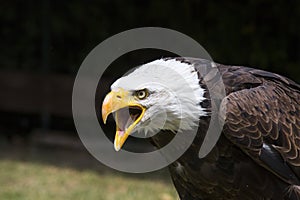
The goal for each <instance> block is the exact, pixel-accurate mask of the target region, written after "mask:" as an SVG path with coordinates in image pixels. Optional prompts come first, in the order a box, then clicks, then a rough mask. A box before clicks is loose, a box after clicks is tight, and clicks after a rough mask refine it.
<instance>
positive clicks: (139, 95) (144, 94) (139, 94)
mask: <svg viewBox="0 0 300 200" xmlns="http://www.w3.org/2000/svg"><path fill="white" fill-rule="evenodd" d="M136 96H137V98H139V99H140V100H142V99H145V98H146V97H147V96H148V91H147V90H139V91H136Z"/></svg>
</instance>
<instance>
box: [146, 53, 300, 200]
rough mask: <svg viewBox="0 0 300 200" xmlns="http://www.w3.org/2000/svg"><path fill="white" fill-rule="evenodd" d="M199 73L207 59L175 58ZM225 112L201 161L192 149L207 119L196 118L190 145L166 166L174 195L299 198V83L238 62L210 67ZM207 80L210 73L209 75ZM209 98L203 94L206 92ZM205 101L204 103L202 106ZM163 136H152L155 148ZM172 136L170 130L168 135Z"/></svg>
mask: <svg viewBox="0 0 300 200" xmlns="http://www.w3.org/2000/svg"><path fill="white" fill-rule="evenodd" d="M177 60H179V61H181V62H186V63H190V64H193V65H194V66H195V69H196V70H197V71H199V79H200V84H201V85H202V86H205V85H206V83H205V81H204V80H205V77H203V76H202V75H201V70H203V67H204V68H205V66H206V65H208V63H209V62H208V61H205V60H201V59H192V58H178V59H177ZM216 67H217V68H218V69H219V71H220V73H221V76H222V78H223V82H224V85H225V89H226V95H227V96H226V98H225V99H223V102H222V105H221V106H225V107H226V112H224V113H220V117H223V118H225V125H224V128H223V132H222V135H221V137H220V139H219V141H218V142H217V145H216V146H215V147H214V149H213V150H212V151H211V152H210V153H209V154H208V155H207V156H206V157H205V158H203V159H199V157H198V152H199V149H200V146H201V144H202V141H203V138H204V136H205V133H206V130H207V128H208V124H209V121H210V117H209V116H208V117H202V118H201V119H200V123H199V132H198V134H197V136H196V138H195V140H194V142H193V144H192V145H191V147H190V148H189V149H188V150H187V151H186V152H185V153H184V154H183V155H182V156H181V157H180V158H179V159H178V160H177V161H176V162H174V163H173V164H172V165H170V167H169V169H170V172H171V176H172V179H173V182H174V184H175V187H176V189H177V191H178V193H179V196H180V198H181V199H183V200H193V199H195V200H197V199H199V200H200V199H203V200H205V199H212V200H218V199H224V200H226V199H228V200H229V199H243V200H246V199H249V200H252V199H253V200H260V199H261V200H263V199H278V200H279V199H286V200H288V199H291V200H293V199H300V195H299V194H300V190H299V188H300V186H298V185H300V181H299V180H300V179H299V178H300V86H299V85H297V84H296V83H295V82H293V81H291V80H289V79H287V78H285V77H282V76H280V75H277V74H274V73H270V72H266V71H262V70H257V69H252V68H247V67H239V66H225V65H220V64H217V66H216ZM210 80H211V77H210ZM206 95H207V97H209V94H208V93H207V94H206ZM210 104H211V102H209V101H208V102H205V105H206V106H207V107H208V109H209V107H210V106H211V105H210ZM167 135H168V134H159V135H158V136H156V137H153V138H152V141H153V143H154V144H155V145H156V146H158V147H160V146H163V145H164V144H165V143H166V141H168V140H170V138H168V136H167ZM170 135H172V134H170Z"/></svg>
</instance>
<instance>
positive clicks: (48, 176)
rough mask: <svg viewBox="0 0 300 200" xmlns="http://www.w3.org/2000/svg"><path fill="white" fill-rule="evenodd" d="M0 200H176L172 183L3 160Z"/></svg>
mask: <svg viewBox="0 0 300 200" xmlns="http://www.w3.org/2000/svg"><path fill="white" fill-rule="evenodd" d="M0 186H1V187H0V199H5V200H27V199H28V200H31V199H41V200H48V199H49V200H50V199H51V200H53V199H55V200H60V199H64V200H65V199H72V200H81V199H82V200H86V199H88V200H89V199H91V200H94V199H96V200H120V199H122V200H133V199H137V200H139V199H143V200H153V199H154V200H173V199H177V194H176V191H175V189H174V187H173V185H172V184H171V183H169V182H166V181H162V180H159V179H150V178H149V179H147V178H142V179H140V178H135V177H131V176H120V174H113V173H99V172H96V171H92V170H77V169H72V168H64V167H58V166H53V165H46V164H41V163H34V162H33V163H32V162H24V161H16V160H6V159H2V160H0Z"/></svg>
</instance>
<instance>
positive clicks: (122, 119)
mask: <svg viewBox="0 0 300 200" xmlns="http://www.w3.org/2000/svg"><path fill="white" fill-rule="evenodd" d="M145 110H146V109H145V108H144V107H143V106H141V105H140V104H139V103H138V102H137V101H136V100H135V99H134V97H133V96H132V95H131V94H130V93H129V92H128V91H126V90H124V89H122V88H121V89H118V90H117V91H111V92H110V93H108V94H107V95H106V97H105V99H104V101H103V104H102V119H103V122H104V124H105V123H106V120H107V117H108V116H109V114H111V113H113V114H114V117H115V121H116V129H117V130H116V135H115V141H114V147H115V150H116V151H119V150H120V149H121V148H122V146H123V144H124V143H125V141H126V139H127V138H128V136H129V135H130V134H131V133H132V131H133V130H134V127H135V126H136V125H137V124H138V123H139V121H140V120H141V119H142V117H143V115H144V113H145Z"/></svg>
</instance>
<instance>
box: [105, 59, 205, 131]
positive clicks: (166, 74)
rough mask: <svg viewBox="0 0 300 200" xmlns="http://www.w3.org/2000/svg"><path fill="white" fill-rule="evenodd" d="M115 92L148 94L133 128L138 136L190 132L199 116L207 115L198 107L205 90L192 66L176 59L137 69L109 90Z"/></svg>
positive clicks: (141, 101) (142, 101) (156, 61)
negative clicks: (143, 92) (147, 92)
mask: <svg viewBox="0 0 300 200" xmlns="http://www.w3.org/2000/svg"><path fill="white" fill-rule="evenodd" d="M118 88H123V89H125V90H128V91H136V90H141V89H145V88H146V89H148V90H149V91H150V95H149V96H148V97H147V98H145V99H143V100H140V101H139V103H140V104H141V105H143V106H145V107H146V108H147V110H146V112H145V114H144V116H143V118H142V119H141V121H140V122H139V124H138V125H137V126H136V129H135V130H137V131H139V132H140V131H143V132H146V133H147V132H157V131H159V130H161V129H164V130H171V131H173V132H176V131H183V130H191V129H192V128H194V127H196V126H197V125H198V121H199V118H200V117H201V116H205V115H207V112H206V110H205V108H202V107H201V105H200V103H201V102H202V101H203V100H204V99H205V98H204V93H205V90H204V89H203V88H201V86H200V85H199V78H198V74H197V72H196V71H195V68H194V66H193V65H191V64H188V63H183V62H181V61H177V60H175V59H169V60H164V59H159V60H155V61H153V62H150V63H147V64H144V65H142V66H140V67H138V68H137V69H135V70H134V71H133V72H132V73H130V74H128V75H126V76H124V77H121V78H119V79H118V80H117V81H116V82H115V83H114V84H113V85H112V86H111V89H112V90H117V89H118Z"/></svg>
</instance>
